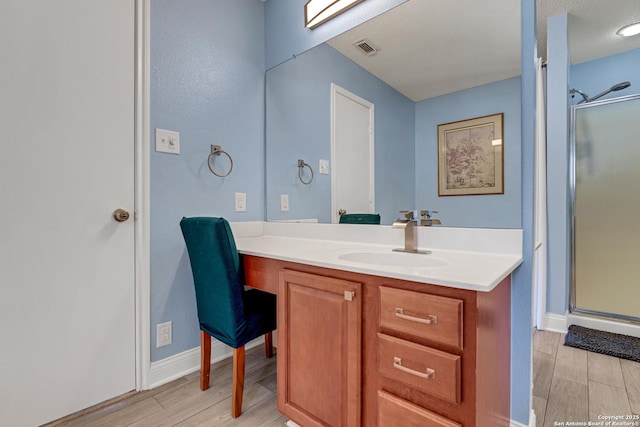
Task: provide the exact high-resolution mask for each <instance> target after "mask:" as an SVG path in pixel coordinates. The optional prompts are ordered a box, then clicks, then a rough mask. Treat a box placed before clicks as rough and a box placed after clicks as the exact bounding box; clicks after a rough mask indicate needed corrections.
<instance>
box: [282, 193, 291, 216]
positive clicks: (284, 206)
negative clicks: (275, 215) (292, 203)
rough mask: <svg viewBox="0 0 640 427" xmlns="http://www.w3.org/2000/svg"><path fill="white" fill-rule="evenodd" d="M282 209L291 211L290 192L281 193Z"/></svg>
mask: <svg viewBox="0 0 640 427" xmlns="http://www.w3.org/2000/svg"><path fill="white" fill-rule="evenodd" d="M280 210H281V211H282V212H288V211H289V195H288V194H281V195H280Z"/></svg>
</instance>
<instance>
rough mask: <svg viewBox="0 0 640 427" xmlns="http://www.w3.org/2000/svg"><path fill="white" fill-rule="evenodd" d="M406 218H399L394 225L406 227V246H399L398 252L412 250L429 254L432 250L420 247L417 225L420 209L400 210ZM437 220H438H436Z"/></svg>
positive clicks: (415, 252)
mask: <svg viewBox="0 0 640 427" xmlns="http://www.w3.org/2000/svg"><path fill="white" fill-rule="evenodd" d="M400 213H401V214H402V215H404V218H400V219H397V220H396V221H395V222H394V223H393V225H392V227H393V228H404V248H397V249H394V251H397V252H410V253H414V254H428V253H431V251H421V250H419V249H418V233H417V232H416V225H417V224H418V211H400ZM436 221H437V220H436Z"/></svg>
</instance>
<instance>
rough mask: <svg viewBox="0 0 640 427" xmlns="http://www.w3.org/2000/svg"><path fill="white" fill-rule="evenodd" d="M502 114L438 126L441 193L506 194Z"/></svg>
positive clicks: (447, 194) (439, 184) (450, 194)
mask: <svg viewBox="0 0 640 427" xmlns="http://www.w3.org/2000/svg"><path fill="white" fill-rule="evenodd" d="M503 116H504V114H503V113H499V114H493V115H491V116H484V117H477V118H475V119H468V120H462V121H459V122H453V123H445V124H442V125H438V195H439V196H467V195H478V194H504V182H503V181H504V153H503V145H504V141H503V138H502V133H503V124H502V122H503Z"/></svg>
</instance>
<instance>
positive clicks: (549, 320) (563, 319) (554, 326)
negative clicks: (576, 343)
mask: <svg viewBox="0 0 640 427" xmlns="http://www.w3.org/2000/svg"><path fill="white" fill-rule="evenodd" d="M567 328H568V324H567V316H566V315H564V316H563V315H561V314H555V313H545V314H544V317H543V322H542V325H540V327H539V329H542V330H545V331H551V332H559V333H561V334H566V333H567Z"/></svg>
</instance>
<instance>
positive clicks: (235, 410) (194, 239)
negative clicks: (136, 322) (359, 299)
mask: <svg viewBox="0 0 640 427" xmlns="http://www.w3.org/2000/svg"><path fill="white" fill-rule="evenodd" d="M180 228H181V229H182V235H183V236H184V240H185V243H186V245H187V251H188V253H189V260H190V262H191V271H192V273H193V283H194V285H195V290H196V304H197V309H198V320H199V322H200V348H201V361H200V362H201V364H200V388H201V389H202V390H206V389H207V388H209V375H210V371H211V337H214V338H216V339H218V340H219V341H222V342H223V343H225V344H227V345H229V346H231V347H233V349H234V350H233V396H232V401H231V415H232V416H233V417H234V418H235V417H237V416H239V415H240V413H241V412H242V393H243V386H244V345H245V344H246V343H247V342H249V341H251V340H252V339H254V338H256V337H259V336H261V335H265V352H266V355H267V357H271V355H272V351H273V348H272V339H271V331H273V330H274V329H275V328H276V296H275V295H272V294H269V293H267V292H262V291H259V290H257V289H250V290H245V288H244V277H243V274H242V271H241V264H240V257H239V256H238V251H237V249H236V244H235V240H234V238H233V234H232V232H231V228H230V227H229V223H228V222H227V221H226V220H225V219H224V218H210V217H196V218H182V221H180Z"/></svg>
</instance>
